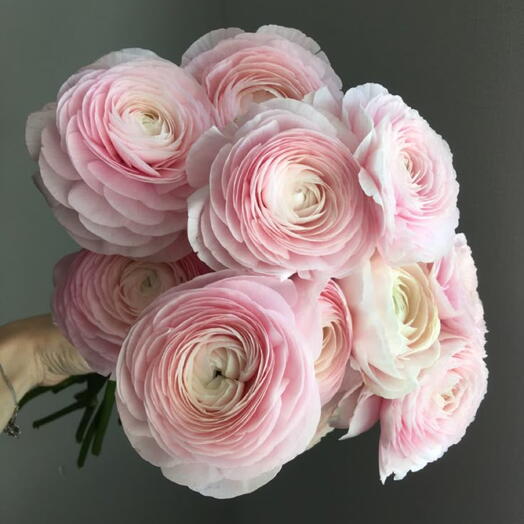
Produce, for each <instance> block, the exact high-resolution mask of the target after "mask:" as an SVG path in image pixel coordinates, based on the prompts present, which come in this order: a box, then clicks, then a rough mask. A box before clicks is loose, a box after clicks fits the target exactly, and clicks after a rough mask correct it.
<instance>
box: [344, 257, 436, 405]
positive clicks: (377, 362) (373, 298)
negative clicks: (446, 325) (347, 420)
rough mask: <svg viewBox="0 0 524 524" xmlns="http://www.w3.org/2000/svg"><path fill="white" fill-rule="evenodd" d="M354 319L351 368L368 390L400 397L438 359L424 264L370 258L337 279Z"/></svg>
mask: <svg viewBox="0 0 524 524" xmlns="http://www.w3.org/2000/svg"><path fill="white" fill-rule="evenodd" d="M338 283H339V285H340V287H341V288H342V290H343V292H344V294H345V296H346V299H347V302H348V305H349V308H350V310H351V315H352V319H353V350H352V356H351V364H352V366H353V367H354V368H355V369H357V370H358V371H360V372H361V373H362V375H363V378H364V382H365V384H366V386H367V387H368V388H369V390H370V391H371V392H373V393H374V394H376V395H379V396H381V397H384V398H399V397H401V396H403V395H405V394H406V393H408V392H410V391H412V390H413V389H414V388H415V387H417V385H418V382H419V376H420V373H421V371H422V370H423V369H426V368H428V367H430V366H432V365H433V364H434V363H435V361H436V360H437V359H438V357H439V355H440V345H439V341H438V336H439V333H440V320H439V312H438V308H437V303H436V299H435V297H434V295H433V291H432V286H431V282H430V279H429V275H428V270H427V268H426V267H425V265H424V264H410V265H407V266H400V267H391V266H389V265H388V264H387V263H386V262H385V261H384V259H383V258H382V257H381V256H380V255H378V254H375V255H374V256H373V257H372V258H371V259H370V260H369V261H367V262H366V263H365V264H363V266H362V267H361V268H360V269H359V270H358V271H355V272H354V273H352V274H351V275H349V276H348V277H346V278H344V279H342V280H339V281H338Z"/></svg>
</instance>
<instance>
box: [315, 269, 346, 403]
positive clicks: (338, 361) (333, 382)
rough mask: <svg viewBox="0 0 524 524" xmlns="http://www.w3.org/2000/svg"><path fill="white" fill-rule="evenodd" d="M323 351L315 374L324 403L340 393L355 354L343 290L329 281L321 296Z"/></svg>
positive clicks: (318, 359)
mask: <svg viewBox="0 0 524 524" xmlns="http://www.w3.org/2000/svg"><path fill="white" fill-rule="evenodd" d="M319 303H320V323H321V326H322V351H321V353H320V355H319V357H318V358H317V360H316V361H315V374H316V377H317V382H318V385H319V389H320V399H321V401H322V404H323V405H324V404H326V403H328V402H329V401H330V400H331V399H332V398H333V397H334V396H335V393H337V392H338V390H339V388H340V385H341V384H342V379H343V378H344V374H345V372H346V364H347V362H348V359H349V355H350V354H351V345H352V326H351V314H350V311H349V308H348V305H347V302H346V298H345V297H344V294H343V293H342V290H341V289H340V287H339V286H338V284H337V283H336V282H335V281H334V280H332V279H331V280H329V281H328V283H327V285H326V286H325V287H324V289H323V290H322V292H321V294H320V297H319Z"/></svg>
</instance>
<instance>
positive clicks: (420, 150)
mask: <svg viewBox="0 0 524 524" xmlns="http://www.w3.org/2000/svg"><path fill="white" fill-rule="evenodd" d="M343 120H344V122H345V123H346V124H347V125H348V127H349V129H350V131H351V133H352V135H353V136H352V150H353V152H354V155H355V158H356V159H357V161H358V162H359V164H360V166H361V171H360V175H359V176H360V180H361V183H362V185H363V187H364V188H365V189H366V192H367V194H368V195H370V196H372V197H373V198H374V199H375V201H376V202H377V203H378V204H379V205H380V206H381V207H382V212H383V218H384V229H383V232H382V235H381V237H380V238H379V241H378V247H379V250H380V253H381V254H382V256H383V257H384V258H385V259H386V260H387V261H388V262H389V263H390V264H393V265H404V264H411V263H415V262H434V261H435V260H437V259H439V258H440V257H442V256H444V255H445V254H446V253H447V252H448V251H449V249H450V248H451V246H452V244H453V238H454V232H455V228H456V227H457V224H458V216H459V213H458V208H457V195H458V183H457V181H456V175H455V170H454V168H453V163H452V156H451V152H450V150H449V147H448V145H447V143H446V142H445V141H444V140H443V139H442V137H440V136H439V135H438V134H437V133H436V132H435V131H433V129H431V127H430V126H429V124H428V123H427V122H426V121H425V120H424V119H423V118H422V117H421V116H420V115H419V113H418V112H417V111H415V110H414V109H411V108H410V107H408V106H407V105H406V104H405V103H404V102H403V101H402V99H401V98H400V97H399V96H393V95H391V94H389V93H388V91H387V90H386V89H385V88H384V87H382V86H380V85H377V84H365V85H362V86H358V87H355V88H353V89H350V90H349V91H348V92H347V93H346V95H345V96H344V100H343Z"/></svg>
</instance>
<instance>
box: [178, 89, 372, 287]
mask: <svg viewBox="0 0 524 524" xmlns="http://www.w3.org/2000/svg"><path fill="white" fill-rule="evenodd" d="M340 133H343V131H341V127H340V122H339V121H338V120H336V119H335V118H334V117H331V116H330V115H329V114H327V113H325V112H323V111H322V110H319V109H317V108H315V107H313V106H312V105H309V104H306V103H304V102H298V101H296V100H289V99H286V100H283V99H275V100H271V101H269V102H265V103H262V104H258V105H255V106H252V109H251V110H250V111H249V112H248V113H247V114H246V115H245V116H244V117H243V118H242V119H240V121H239V122H237V123H232V124H230V125H229V126H228V127H227V128H226V129H224V130H222V131H220V130H218V129H217V128H211V129H210V130H209V131H208V132H206V133H205V134H204V135H203V136H202V137H201V138H200V139H199V140H198V141H197V142H196V144H195V146H194V147H193V148H192V150H191V153H190V156H189V159H188V180H189V183H190V184H191V185H192V186H193V187H194V188H196V189H197V191H196V192H195V193H193V195H191V197H190V198H189V201H188V207H189V222H188V236H189V240H190V242H191V244H192V246H193V248H194V250H195V251H196V252H197V253H198V255H199V257H200V258H201V259H202V260H203V261H204V262H205V263H206V264H208V265H209V266H210V267H212V268H213V269H217V270H218V269H222V268H230V269H236V270H245V269H247V270H251V271H254V272H258V273H262V274H268V275H275V276H278V277H280V278H286V277H288V276H290V275H292V274H294V273H295V272H299V274H301V275H302V276H308V274H309V272H310V271H315V270H318V271H321V272H325V273H326V274H328V275H329V276H342V275H346V274H347V273H349V272H350V271H351V270H352V269H354V268H355V267H357V266H358V265H359V264H361V263H362V262H363V261H364V260H366V259H367V258H369V256H370V255H371V253H372V252H373V250H374V248H375V240H376V235H377V232H378V230H379V227H380V225H379V224H378V219H377V212H378V206H377V205H376V204H375V202H374V201H373V200H372V199H371V198H369V197H367V196H366V195H365V193H364V191H363V190H362V188H361V187H360V184H359V180H358V171H359V166H358V164H357V163H356V162H355V160H354V158H353V157H352V155H351V153H350V151H349V149H348V148H347V147H346V145H344V143H343V142H342V140H341V138H340Z"/></svg>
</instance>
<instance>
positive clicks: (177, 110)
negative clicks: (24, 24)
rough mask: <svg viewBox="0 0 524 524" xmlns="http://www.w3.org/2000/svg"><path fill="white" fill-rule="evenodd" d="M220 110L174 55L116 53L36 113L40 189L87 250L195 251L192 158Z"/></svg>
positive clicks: (33, 149)
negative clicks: (189, 225)
mask: <svg viewBox="0 0 524 524" xmlns="http://www.w3.org/2000/svg"><path fill="white" fill-rule="evenodd" d="M213 114H214V110H213V108H212V106H211V104H210V102H209V100H208V99H207V96H206V94H205V92H204V90H203V89H202V88H201V86H200V85H198V83H197V82H196V81H195V80H194V79H193V78H192V77H191V76H190V75H188V74H187V73H185V72H184V71H183V70H182V69H180V68H179V67H177V66H176V65H174V64H172V63H171V62H169V61H167V60H163V59H161V58H159V57H158V56H156V55H155V54H154V53H152V52H151V51H145V50H142V49H124V50H122V51H117V52H114V53H110V54H109V55H106V56H104V57H102V58H101V59H100V60H98V61H97V62H95V63H94V64H92V65H90V66H88V67H85V68H83V69H81V70H80V71H79V72H78V73H76V74H74V75H73V76H72V77H71V78H70V79H69V80H67V82H66V83H65V84H64V85H63V86H62V88H61V89H60V91H59V93H58V100H57V104H48V105H47V106H45V107H44V108H43V109H42V110H41V111H39V112H37V113H34V114H32V115H30V117H29V119H28V123H27V128H26V139H27V146H28V149H29V152H30V153H31V155H32V156H33V158H34V159H35V160H38V164H39V173H38V174H37V175H36V178H35V180H36V183H37V186H38V187H39V189H40V190H41V191H42V193H43V194H44V196H45V197H46V199H47V201H48V203H49V205H50V206H51V208H52V210H53V213H54V215H55V217H56V218H57V220H58V221H59V222H60V223H61V224H62V225H63V226H64V227H65V228H66V229H67V230H68V232H69V233H70V234H71V236H72V237H73V238H74V239H75V240H76V241H77V242H78V243H79V244H80V245H81V246H82V247H85V248H87V249H90V250H91V251H95V252H98V253H102V254H120V255H125V256H130V257H134V258H142V257H148V256H151V255H156V257H157V258H163V259H166V260H174V259H176V258H179V257H180V256H183V255H184V254H187V253H188V252H189V251H190V250H189V249H188V244H187V239H186V238H185V233H184V231H185V228H186V220H187V215H186V198H187V196H188V194H189V193H190V188H189V186H188V184H187V176H186V167H185V164H186V157H187V154H188V151H189V148H190V147H191V145H192V144H193V142H194V141H195V140H196V139H197V138H198V137H199V136H200V135H201V134H202V132H203V131H205V130H206V129H208V128H209V127H210V126H211V125H212V124H213V123H214V118H213Z"/></svg>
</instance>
